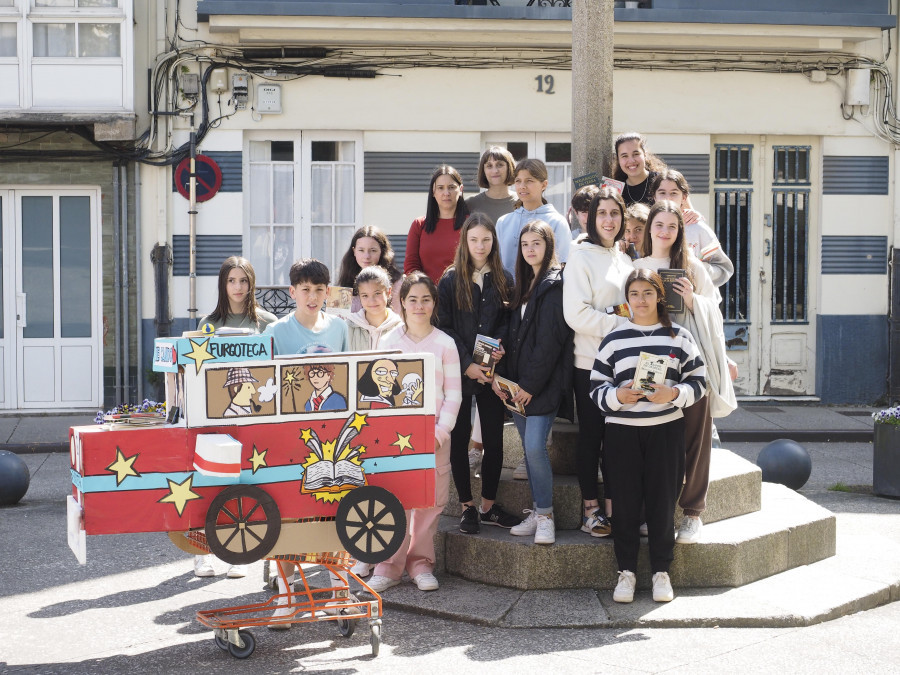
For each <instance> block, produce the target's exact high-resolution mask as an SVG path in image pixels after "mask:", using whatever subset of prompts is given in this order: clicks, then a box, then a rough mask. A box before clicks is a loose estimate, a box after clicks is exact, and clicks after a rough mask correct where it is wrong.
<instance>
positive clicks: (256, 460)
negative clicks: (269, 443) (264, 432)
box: [250, 445, 269, 473]
mask: <svg viewBox="0 0 900 675" xmlns="http://www.w3.org/2000/svg"><path fill="white" fill-rule="evenodd" d="M267 452H269V451H268V450H263V451H262V452H260V451H259V450H257V449H256V446H255V445H254V446H253V455H252V456H251V457H250V465H251V466H252V467H253V473H256V470H257V469H258V468H259V467H261V466H269V465H268V464H266V453H267Z"/></svg>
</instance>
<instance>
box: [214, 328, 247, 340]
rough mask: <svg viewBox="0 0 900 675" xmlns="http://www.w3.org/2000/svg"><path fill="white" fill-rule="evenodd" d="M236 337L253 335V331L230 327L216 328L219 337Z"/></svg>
mask: <svg viewBox="0 0 900 675" xmlns="http://www.w3.org/2000/svg"><path fill="white" fill-rule="evenodd" d="M235 335H253V331H251V330H250V329H249V328H230V327H229V326H222V327H221V328H216V336H217V337H229V336H235Z"/></svg>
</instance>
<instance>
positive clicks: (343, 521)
mask: <svg viewBox="0 0 900 675" xmlns="http://www.w3.org/2000/svg"><path fill="white" fill-rule="evenodd" d="M335 523H336V525H337V535H338V539H340V540H341V544H343V546H344V550H345V551H347V552H348V553H349V554H350V555H352V556H353V557H354V558H356V559H357V560H361V561H363V562H366V563H369V564H374V563H379V562H381V561H383V560H387V559H388V558H390V557H391V556H392V555H394V554H395V553H396V552H397V551H398V550H399V549H400V545H401V544H402V543H403V538H404V537H405V536H406V513H404V511H403V504H401V503H400V500H399V499H397V498H396V497H395V496H394V495H393V494H392V493H391V492H389V491H388V490H385V489H384V488H382V487H377V486H375V485H366V486H363V487H358V488H356V489H355V490H351V491H350V493H349V494H347V495H346V496H345V497H344V498H343V499H341V501H340V503H339V504H338V508H337V515H336V517H335Z"/></svg>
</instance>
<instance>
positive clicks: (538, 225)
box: [510, 220, 559, 309]
mask: <svg viewBox="0 0 900 675" xmlns="http://www.w3.org/2000/svg"><path fill="white" fill-rule="evenodd" d="M529 232H534V233H535V234H538V235H540V237H541V239H543V240H544V244H546V249H545V250H544V259H543V260H542V261H541V269H540V270H539V271H538V273H537V275H535V273H534V269H532V267H531V265H529V264H528V263H527V262H525V258H524V257H523V256H522V237H523V236H524V235H526V234H528V233H529ZM558 266H559V262H558V261H557V259H556V242H555V240H554V238H553V230H552V229H551V227H550V226H549V225H548V224H547V223H545V222H544V221H543V220H532V221H529V222H527V223H526V224H525V225H523V226H522V231H521V232H519V252H518V254H517V255H516V284H515V287H514V289H513V299H512V302H511V303H510V304H511V306H512V307H513V308H514V309H518V308H519V307H521V306H522V305H524V304H525V303H526V302H528V299H529V298H530V297H531V294H532V293H533V292H534V290H535V288H537V285H538V284H539V283H540V281H541V279H543V278H544V277H545V276H546V275H547V271H548V270H549V269H550V268H551V267H558Z"/></svg>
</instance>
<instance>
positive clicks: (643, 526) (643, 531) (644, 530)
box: [639, 523, 650, 537]
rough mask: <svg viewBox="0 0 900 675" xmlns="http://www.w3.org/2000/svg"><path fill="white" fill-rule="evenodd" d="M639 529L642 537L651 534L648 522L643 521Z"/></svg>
mask: <svg viewBox="0 0 900 675" xmlns="http://www.w3.org/2000/svg"><path fill="white" fill-rule="evenodd" d="M639 529H640V532H641V536H642V537H646V536H647V535H648V534H650V531H649V530H648V529H647V523H641V526H640V528H639Z"/></svg>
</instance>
